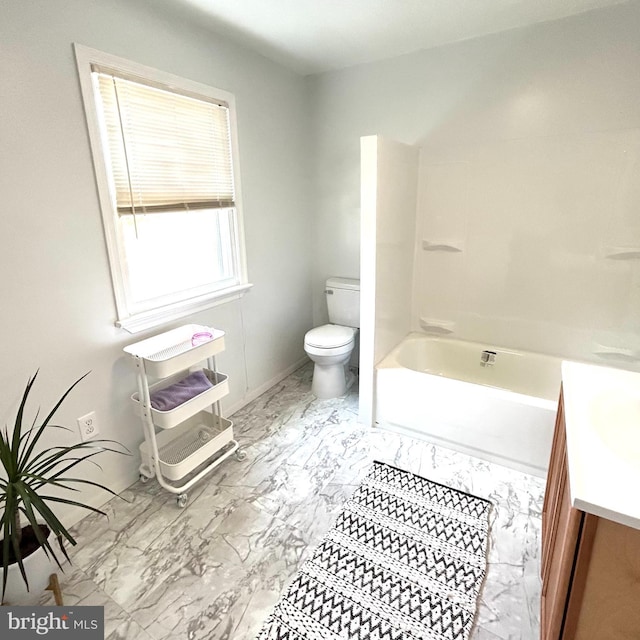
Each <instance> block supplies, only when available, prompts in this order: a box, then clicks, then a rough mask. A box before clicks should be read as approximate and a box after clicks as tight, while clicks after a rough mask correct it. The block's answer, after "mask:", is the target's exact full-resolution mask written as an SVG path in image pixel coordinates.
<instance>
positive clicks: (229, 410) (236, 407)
mask: <svg viewBox="0 0 640 640" xmlns="http://www.w3.org/2000/svg"><path fill="white" fill-rule="evenodd" d="M307 362H310V360H309V358H308V357H307V356H305V357H304V358H300V360H298V361H297V362H294V363H293V364H292V365H291V366H289V367H287V368H286V369H285V370H284V371H281V372H280V373H278V374H277V375H275V376H274V377H273V378H271V379H270V380H267V381H266V382H265V383H264V384H261V385H260V386H259V387H257V388H256V389H251V390H250V391H249V392H248V393H247V395H246V396H244V398H242V399H241V400H239V401H238V402H236V403H235V404H233V405H232V406H230V407H225V414H226V416H227V417H230V416H232V415H233V414H234V413H235V412H236V411H240V409H242V408H243V407H246V406H247V405H248V404H249V403H250V402H253V401H254V400H255V399H256V398H257V397H259V396H261V395H262V394H263V393H264V392H265V391H269V389H271V387H273V386H274V385H276V384H278V382H281V381H282V380H284V379H285V378H286V377H287V376H288V375H291V374H292V373H293V372H294V371H296V370H297V369H299V368H300V367H302V366H304V365H305V364H306V363H307Z"/></svg>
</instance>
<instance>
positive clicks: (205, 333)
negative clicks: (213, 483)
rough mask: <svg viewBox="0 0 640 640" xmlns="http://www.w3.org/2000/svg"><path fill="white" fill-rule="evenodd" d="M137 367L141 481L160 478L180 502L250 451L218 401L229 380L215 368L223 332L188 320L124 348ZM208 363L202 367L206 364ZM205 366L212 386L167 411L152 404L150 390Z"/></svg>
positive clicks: (135, 399) (156, 389)
mask: <svg viewBox="0 0 640 640" xmlns="http://www.w3.org/2000/svg"><path fill="white" fill-rule="evenodd" d="M124 351H125V353H127V354H128V355H129V356H130V357H131V359H132V361H133V364H134V366H135V368H136V373H137V379H138V391H137V393H134V394H133V395H132V396H131V400H132V402H133V404H134V406H135V408H136V411H137V413H138V414H139V415H140V417H141V419H142V428H143V431H144V442H143V443H142V444H141V445H140V456H141V459H142V462H141V464H140V480H141V481H142V482H146V481H148V480H149V479H150V478H152V477H154V476H155V477H156V479H157V480H158V482H159V483H160V485H161V486H162V487H163V488H164V489H166V490H167V491H170V492H171V493H174V494H176V495H177V503H178V506H179V507H185V506H186V504H187V501H188V494H187V491H188V490H189V489H190V488H191V487H192V486H193V485H194V484H195V483H196V482H198V481H199V480H201V479H202V478H203V477H204V476H206V475H207V474H208V473H209V472H210V471H212V470H213V469H214V468H215V467H217V466H218V465H219V464H220V463H221V462H222V461H223V460H225V459H226V458H228V457H229V456H230V455H231V454H233V453H235V455H236V457H237V458H238V460H243V459H244V458H245V457H246V454H245V453H244V451H243V450H242V449H240V448H239V446H238V443H237V442H236V441H235V440H234V439H233V423H232V422H231V420H227V419H226V418H224V417H222V411H221V407H220V400H221V399H222V398H223V397H224V396H226V395H227V394H228V393H229V381H228V378H227V376H226V375H225V374H223V373H220V372H219V371H218V369H217V367H216V362H215V356H216V354H218V353H220V352H221V351H224V331H220V330H218V329H213V328H211V327H205V326H202V325H197V324H189V325H184V326H182V327H178V328H177V329H173V330H171V331H167V332H165V333H161V334H159V335H157V336H153V337H152V338H147V339H146V340H142V341H140V342H136V343H135V344H131V345H129V346H127V347H125V348H124ZM203 365H204V366H203ZM198 369H199V370H202V372H203V373H204V375H205V376H206V377H207V378H208V380H209V381H210V382H211V387H210V388H208V389H206V390H205V391H203V392H201V393H199V394H198V395H196V396H194V397H192V398H190V399H189V400H187V401H185V402H183V403H182V404H179V405H178V406H176V407H175V408H173V409H170V410H168V411H159V410H157V409H154V408H153V407H152V406H151V395H152V394H153V393H154V392H156V391H159V390H161V389H165V388H166V387H169V386H171V385H173V384H175V383H177V382H179V381H180V380H182V379H184V378H185V377H186V376H188V375H189V374H190V373H191V372H193V371H195V370H198Z"/></svg>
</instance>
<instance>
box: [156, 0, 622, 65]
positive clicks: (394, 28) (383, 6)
mask: <svg viewBox="0 0 640 640" xmlns="http://www.w3.org/2000/svg"><path fill="white" fill-rule="evenodd" d="M624 3H625V0H153V4H154V5H155V6H156V7H157V6H158V4H163V5H165V6H166V7H171V8H172V9H173V10H174V11H175V10H179V11H180V12H181V13H182V14H183V17H192V18H195V19H196V20H198V22H199V23H200V24H201V25H203V26H206V27H207V28H209V29H211V30H212V31H214V32H216V33H223V34H225V35H227V36H228V37H230V38H231V39H233V40H236V41H238V42H240V43H241V44H243V45H246V46H248V47H250V48H252V49H255V50H257V51H258V52H260V53H262V54H263V55H264V56H266V57H268V58H270V59H272V60H274V61H276V62H278V63H280V64H283V65H285V66H288V67H290V68H292V69H294V70H295V71H297V72H299V73H302V74H311V73H319V72H323V71H327V70H330V69H339V68H344V67H349V66H352V65H355V64H360V63H364V62H371V61H374V60H380V59H383V58H390V57H393V56H397V55H401V54H403V53H409V52H411V51H417V50H419V49H427V48H430V47H435V46H438V45H442V44H447V43H451V42H456V41H459V40H466V39H468V38H474V37H477V36H482V35H487V34H489V33H496V32H498V31H505V30H507V29H513V28H517V27H523V26H527V25H531V24H535V23H538V22H546V21H549V20H557V19H559V18H564V17H567V16H571V15H575V14H578V13H583V12H585V11H591V10H594V9H600V8H603V7H607V6H611V5H615V4H624Z"/></svg>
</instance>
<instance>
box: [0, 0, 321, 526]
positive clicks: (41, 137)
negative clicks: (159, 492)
mask: <svg viewBox="0 0 640 640" xmlns="http://www.w3.org/2000/svg"><path fill="white" fill-rule="evenodd" d="M73 42H79V43H81V44H84V45H87V46H90V47H94V48H96V49H100V50H103V51H106V52H109V53H112V54H115V55H118V56H122V57H124V58H128V59H130V60H133V61H135V62H138V63H142V64H145V65H149V66H152V67H156V68H158V69H162V70H164V71H167V72H170V73H174V74H177V75H181V76H184V77H186V78H190V79H193V80H196V81H199V82H203V83H207V84H210V85H212V86H215V87H219V88H221V89H225V90H227V91H230V92H232V93H234V94H235V96H236V101H237V109H238V129H239V145H240V162H241V174H242V175H241V178H242V186H243V202H244V216H245V228H246V241H247V257H248V270H249V278H250V281H251V282H252V283H253V284H254V288H253V289H252V290H251V291H250V293H248V294H247V295H246V296H245V297H244V299H243V300H242V301H241V302H234V303H229V304H226V305H223V306H219V307H216V308H214V309H212V310H210V311H207V312H203V313H199V314H197V315H196V316H192V317H190V318H187V319H185V321H181V322H176V323H173V324H172V325H170V327H167V328H171V327H173V326H177V325H179V324H182V323H183V322H199V323H205V324H211V325H214V326H216V327H219V328H221V329H224V330H225V331H226V332H227V341H226V343H227V351H226V352H225V353H224V354H222V355H221V356H220V357H219V365H220V367H221V369H222V370H224V371H225V372H227V373H229V375H230V385H231V394H230V396H229V398H228V399H227V400H228V401H227V403H226V406H227V408H232V407H233V406H238V405H239V404H242V403H243V402H244V401H246V399H247V398H249V397H252V396H253V395H255V394H256V393H257V392H258V391H260V390H261V389H264V388H265V386H268V385H269V383H270V382H273V381H274V379H276V378H278V377H279V376H281V375H282V374H283V373H286V372H287V371H288V370H290V369H291V368H292V367H295V366H296V365H297V364H298V363H299V362H300V361H301V359H303V358H304V356H305V354H304V350H303V346H302V345H303V337H304V333H305V331H306V330H308V329H309V327H310V326H311V299H310V294H309V281H310V265H309V260H308V257H307V256H308V255H309V253H310V251H311V235H310V213H309V210H308V207H307V206H306V204H307V201H308V184H309V173H308V171H309V167H308V163H307V160H306V159H307V158H308V156H309V138H308V128H309V127H308V113H309V110H308V102H307V94H306V83H305V80H304V79H303V78H301V77H299V76H297V75H296V74H294V73H292V72H290V71H288V70H285V69H283V68H281V67H279V66H278V65H276V64H274V63H272V62H269V61H268V60H266V59H265V58H263V57H261V56H259V55H257V54H255V53H252V52H250V51H248V50H245V49H243V48H241V47H238V46H236V45H234V44H232V43H230V42H228V41H225V40H224V39H223V38H221V37H214V36H213V35H212V34H211V33H210V32H206V31H203V30H200V29H199V27H197V26H189V25H188V24H187V23H186V22H183V21H182V20H180V18H179V17H177V16H175V15H171V14H168V13H165V14H163V13H160V12H158V11H157V10H155V9H154V6H153V3H151V4H148V5H144V4H139V3H132V2H126V1H124V0H123V1H116V0H58V1H56V2H40V1H36V0H5V1H4V2H3V4H2V8H1V9H0V101H1V109H0V141H1V142H0V149H1V151H0V194H2V209H1V212H0V238H1V242H2V250H1V251H0V273H1V274H2V285H1V292H2V295H1V300H2V314H1V316H0V336H1V337H0V349H1V355H2V357H1V362H2V368H1V370H0V388H1V389H2V401H1V402H0V421H2V423H6V422H7V421H9V420H10V419H11V416H12V415H13V412H14V410H15V406H16V404H15V403H16V402H17V400H18V398H19V395H20V393H21V390H22V388H23V386H24V383H25V382H26V380H27V377H28V376H29V374H30V373H32V372H34V371H35V370H36V369H38V368H40V378H41V380H40V383H39V385H38V388H37V390H36V391H37V394H36V397H35V398H34V399H35V400H37V402H38V403H41V404H42V406H43V408H47V407H49V406H50V405H51V404H52V402H53V400H54V399H55V398H56V397H57V396H58V395H59V394H60V393H61V392H62V390H63V389H64V388H66V386H68V385H69V384H70V383H71V382H72V381H73V380H74V379H75V378H77V377H79V376H80V375H81V374H82V373H84V372H86V371H88V370H91V371H92V373H91V375H90V376H89V378H88V379H87V380H86V381H85V382H83V383H82V386H81V388H80V389H79V390H78V391H77V392H76V393H74V395H73V396H72V397H71V398H70V399H69V401H68V402H67V403H66V406H64V408H63V410H62V411H61V412H60V415H59V420H60V422H62V423H64V424H69V425H72V426H73V427H75V419H76V418H77V417H78V416H81V415H83V414H85V413H87V412H88V411H90V410H95V411H96V412H97V415H98V419H99V422H100V428H101V435H102V436H103V437H105V438H113V439H116V440H118V441H120V442H122V443H124V444H126V445H127V446H128V447H129V448H130V449H132V450H133V451H134V452H135V453H136V456H137V445H138V443H139V442H140V440H141V439H142V432H141V427H140V425H139V422H138V420H137V419H136V418H135V416H134V415H133V414H132V411H131V408H130V405H129V394H130V393H131V392H133V390H134V386H135V377H134V374H133V372H132V371H131V370H130V369H129V367H128V365H127V363H126V362H125V360H124V358H123V354H122V351H121V349H122V347H123V346H124V345H126V344H128V343H131V342H134V341H136V340H138V339H142V338H143V337H146V335H150V334H153V333H156V332H157V331H151V332H147V334H142V335H140V334H138V335H136V336H131V335H129V334H127V333H125V332H124V331H122V330H118V329H116V328H115V327H114V324H113V323H114V319H115V307H114V302H113V295H112V290H111V284H110V278H109V268H108V262H107V255H106V249H105V242H104V237H103V231H102V226H101V218H100V210H99V205H98V198H97V194H96V187H95V181H94V175H93V168H92V164H91V156H90V149H89V142H88V137H87V132H86V127H85V120H84V115H83V107H82V101H81V96H80V89H79V84H78V78H77V72H76V67H75V62H74V58H73V52H72V43H73ZM58 437H62V436H58ZM66 437H67V438H68V440H67V441H70V440H73V439H74V438H75V436H66ZM49 442H50V443H51V442H54V439H53V438H52V439H50V440H49ZM103 464H104V466H105V472H104V474H99V473H94V474H93V475H92V477H93V478H94V479H97V480H98V481H104V482H106V483H107V484H109V485H110V486H111V487H112V488H114V489H116V490H120V489H122V488H124V487H126V486H127V485H128V484H130V483H131V481H132V480H134V479H136V478H137V471H136V458H135V456H134V458H132V459H120V458H115V457H114V458H109V459H106V458H105V459H104V461H103ZM89 498H90V499H91V500H94V501H95V502H100V501H101V500H103V499H104V495H102V494H101V495H99V496H97V495H90V496H89ZM69 517H71V516H69Z"/></svg>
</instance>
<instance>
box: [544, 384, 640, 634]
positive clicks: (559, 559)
mask: <svg viewBox="0 0 640 640" xmlns="http://www.w3.org/2000/svg"><path fill="white" fill-rule="evenodd" d="M639 490H640V488H639ZM541 571H542V599H541V616H540V637H541V640H638V639H640V530H638V529H633V528H631V527H626V526H624V525H621V524H618V523H616V522H612V521H611V520H607V519H605V518H600V517H598V516H595V515H592V514H588V513H585V512H583V511H580V510H578V509H574V508H572V507H571V497H570V490H569V477H568V472H567V443H566V435H565V421H564V401H563V395H562V392H561V394H560V402H559V406H558V414H557V419H556V427H555V432H554V438H553V445H552V450H551V460H550V464H549V474H548V476H547V486H546V491H545V499H544V506H543V511H542V567H541Z"/></svg>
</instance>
